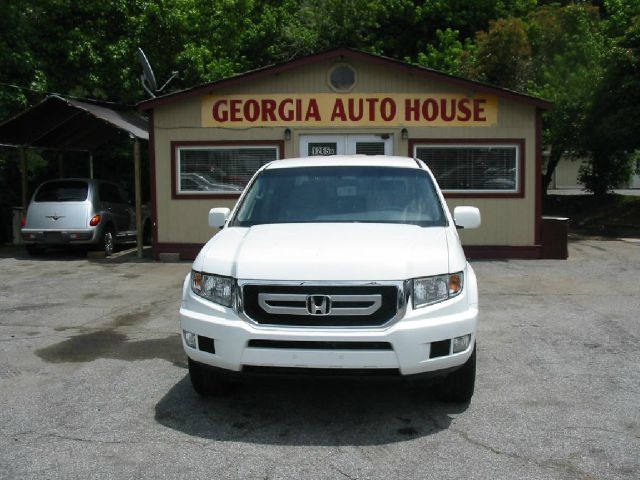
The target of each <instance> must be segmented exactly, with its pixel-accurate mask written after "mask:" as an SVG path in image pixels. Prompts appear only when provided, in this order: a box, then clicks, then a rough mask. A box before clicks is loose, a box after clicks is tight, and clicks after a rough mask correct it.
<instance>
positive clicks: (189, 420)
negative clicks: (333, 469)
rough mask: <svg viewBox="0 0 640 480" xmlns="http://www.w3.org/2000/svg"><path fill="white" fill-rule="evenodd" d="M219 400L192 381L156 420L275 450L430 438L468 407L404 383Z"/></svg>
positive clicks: (308, 386)
mask: <svg viewBox="0 0 640 480" xmlns="http://www.w3.org/2000/svg"><path fill="white" fill-rule="evenodd" d="M234 387H235V388H234V389H233V391H232V392H230V393H228V394H227V395H225V396H220V397H215V398H202V397H199V396H198V395H197V394H196V393H195V392H194V390H193V389H192V387H191V383H190V380H189V376H188V375H187V376H185V377H184V378H183V379H182V380H180V381H179V382H178V383H177V384H176V385H175V386H173V388H171V390H169V391H168V392H167V394H166V395H165V396H164V397H163V398H162V399H161V400H160V401H159V402H158V403H157V405H156V408H155V418H156V421H157V422H158V423H160V424H162V425H164V426H166V427H168V428H171V429H174V430H177V431H180V432H183V433H186V434H188V435H191V436H194V437H201V438H206V439H209V440H216V441H242V442H250V443H257V444H275V445H324V446H329V445H333V446H335V445H378V444H386V443H393V442H402V441H406V440H410V439H412V438H416V437H422V436H427V435H432V434H434V433H437V432H439V431H441V430H445V429H447V428H448V427H449V425H450V423H451V420H452V415H455V414H457V413H461V412H463V411H465V410H466V409H467V408H468V404H463V405H455V404H446V403H441V402H438V401H435V400H434V399H432V398H431V397H430V395H429V393H428V392H427V391H426V390H424V389H422V388H416V387H412V386H411V385H408V384H405V383H402V382H373V381H368V382H363V381H362V382H361V381H352V382H348V381H346V380H335V379H321V380H304V381H300V380H296V381H294V380H281V379H273V380H263V381H262V380H261V381H251V382H249V381H247V382H243V383H241V384H237V385H235V386H234Z"/></svg>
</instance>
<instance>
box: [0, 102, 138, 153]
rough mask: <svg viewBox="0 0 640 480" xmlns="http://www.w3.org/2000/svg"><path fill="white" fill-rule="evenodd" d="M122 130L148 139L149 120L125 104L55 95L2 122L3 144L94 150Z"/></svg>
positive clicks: (0, 135) (0, 128)
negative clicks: (100, 103) (82, 100)
mask: <svg viewBox="0 0 640 480" xmlns="http://www.w3.org/2000/svg"><path fill="white" fill-rule="evenodd" d="M118 131H124V132H126V133H128V134H130V135H132V136H133V137H135V138H138V139H142V140H148V139H149V131H148V126H147V121H146V120H145V119H144V118H142V117H140V116H138V115H137V114H136V113H132V112H130V111H126V110H125V109H124V107H121V106H117V107H112V108H109V107H105V106H101V105H95V104H91V103H86V102H80V101H78V100H71V99H69V98H63V97H60V96H58V95H51V96H48V97H47V98H45V99H44V100H43V101H42V102H40V103H39V104H37V105H35V106H34V107H32V108H30V109H29V110H26V111H24V112H22V113H20V114H18V115H17V116H15V117H13V118H10V119H8V120H7V121H5V122H3V123H2V124H0V144H5V145H15V146H25V147H36V148H46V149H55V150H81V151H92V150H95V149H96V148H97V147H99V146H100V145H102V144H104V143H106V142H108V141H109V140H110V139H111V138H112V137H113V136H114V135H116V134H117V132H118Z"/></svg>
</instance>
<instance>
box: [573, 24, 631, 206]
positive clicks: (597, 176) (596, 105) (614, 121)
mask: <svg viewBox="0 0 640 480" xmlns="http://www.w3.org/2000/svg"><path fill="white" fill-rule="evenodd" d="M594 97H595V100H594V102H593V103H592V105H591V109H590V111H589V112H588V115H587V117H586V124H587V126H586V129H585V138H584V146H585V149H587V150H588V151H589V152H591V158H590V161H589V163H588V164H587V165H586V167H585V168H583V169H582V171H581V174H580V179H581V181H582V182H583V183H584V185H585V187H586V188H587V189H588V190H590V191H592V192H593V193H594V194H596V195H598V196H602V195H604V194H606V193H607V191H609V190H610V189H612V188H615V187H617V186H618V185H619V184H620V183H622V182H624V181H626V180H628V178H629V175H630V174H631V171H632V166H631V163H632V162H631V159H632V158H633V155H634V152H635V150H637V149H639V148H640V135H639V134H638V132H640V17H635V19H634V20H633V23H632V24H631V26H630V28H629V29H628V31H627V32H626V34H625V36H624V37H623V38H622V39H621V41H620V42H619V43H618V45H616V46H615V47H614V48H612V49H611V51H610V54H609V55H608V68H607V71H606V73H605V75H604V78H603V80H602V82H601V83H600V85H599V87H598V88H597V89H596V93H595V96H594Z"/></svg>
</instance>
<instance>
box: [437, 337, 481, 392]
mask: <svg viewBox="0 0 640 480" xmlns="http://www.w3.org/2000/svg"><path fill="white" fill-rule="evenodd" d="M475 383H476V346H475V345H474V346H473V352H471V356H470V357H469V359H468V360H467V361H466V362H465V363H464V365H462V367H460V368H459V369H458V370H456V371H455V372H453V373H450V374H449V375H448V376H447V378H446V379H445V380H444V381H443V383H442V384H441V386H440V390H438V393H437V396H438V398H439V399H440V400H443V401H445V402H452V403H468V402H470V401H471V397H473V391H474V389H475Z"/></svg>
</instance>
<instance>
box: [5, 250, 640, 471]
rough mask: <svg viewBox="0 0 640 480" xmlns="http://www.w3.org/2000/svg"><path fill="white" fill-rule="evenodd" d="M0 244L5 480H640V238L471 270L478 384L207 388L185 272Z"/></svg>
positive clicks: (183, 267) (171, 266) (183, 266)
mask: <svg viewBox="0 0 640 480" xmlns="http://www.w3.org/2000/svg"><path fill="white" fill-rule="evenodd" d="M128 257H129V256H128V255H124V256H122V257H121V258H117V259H114V260H87V259H86V258H84V257H82V256H80V255H75V254H51V255H48V256H46V257H43V258H38V259H30V258H28V257H26V256H25V255H24V254H23V253H22V252H21V251H19V250H15V249H4V250H0V305H1V307H0V425H1V430H0V478H2V479H8V478H16V479H30V478H38V479H40V478H64V479H70V478H83V479H85V478H123V479H130V478H152V479H159V478H187V477H188V478H215V479H227V478H229V479H231V478H255V479H281V478H305V479H316V478H330V479H335V478H347V479H364V478H384V479H387V478H403V479H430V478H434V479H435V478H437V479H457V478H472V479H476V478H477V479H511V478H517V479H519V480H520V479H600V478H602V479H605V478H606V479H618V478H620V479H637V478H638V477H639V475H640V400H639V399H640V355H639V350H640V327H639V323H638V312H639V311H640V296H639V292H640V281H639V280H640V278H639V273H638V272H639V269H638V267H639V266H640V243H638V242H633V241H600V240H580V241H574V242H572V243H571V244H570V258H569V259H568V260H567V261H552V260H539V261H521V260H511V261H476V262H472V263H473V266H474V268H475V269H476V272H477V274H478V279H479V285H480V294H481V297H480V301H481V315H482V317H481V324H480V329H479V334H478V338H479V340H478V341H479V343H478V348H479V350H478V369H479V370H478V379H477V384H476V394H475V396H474V398H473V400H472V401H471V403H470V404H468V405H462V406H460V405H458V406H456V405H448V404H445V403H441V402H438V401H436V400H435V399H434V398H433V397H432V396H431V395H429V394H428V393H425V392H423V391H419V390H416V389H414V388H412V387H410V386H406V385H404V384H395V383H391V384H390V383H370V382H367V383H361V382H357V383H344V382H335V381H332V382H328V381H327V382H297V383H289V382H281V381H280V382H276V381H272V382H261V383H257V384H242V385H239V386H238V387H237V388H236V389H235V390H234V391H232V392H231V393H229V394H228V395H226V396H224V397H221V398H215V399H201V398H199V397H197V396H196V395H195V393H194V392H193V391H192V389H191V385H190V384H189V379H188V375H187V370H186V363H185V356H184V354H183V352H182V349H181V345H180V338H179V336H178V333H177V332H178V321H177V311H178V308H179V304H180V287H181V284H182V280H183V278H184V275H185V274H186V273H187V272H188V270H189V264H188V263H155V262H151V261H140V262H138V261H135V260H131V259H129V258H128Z"/></svg>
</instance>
